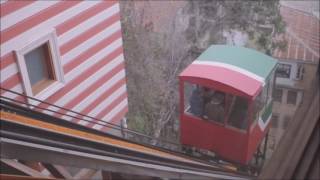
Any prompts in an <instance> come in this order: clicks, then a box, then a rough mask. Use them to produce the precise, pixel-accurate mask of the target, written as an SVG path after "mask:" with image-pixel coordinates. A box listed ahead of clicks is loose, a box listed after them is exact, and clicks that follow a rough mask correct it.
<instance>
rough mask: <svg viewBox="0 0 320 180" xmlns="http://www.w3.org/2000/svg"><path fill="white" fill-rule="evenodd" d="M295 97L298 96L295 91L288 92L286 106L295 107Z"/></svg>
mask: <svg viewBox="0 0 320 180" xmlns="http://www.w3.org/2000/svg"><path fill="white" fill-rule="evenodd" d="M297 95H298V93H297V91H292V90H288V96H287V104H293V105H296V103H297Z"/></svg>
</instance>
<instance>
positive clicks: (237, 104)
mask: <svg viewBox="0 0 320 180" xmlns="http://www.w3.org/2000/svg"><path fill="white" fill-rule="evenodd" d="M230 103H231V104H230V109H229V112H228V115H229V114H230V115H229V116H228V117H229V120H228V124H229V125H231V126H233V127H236V128H239V129H244V130H245V129H246V128H247V125H248V118H247V117H248V100H247V99H245V98H243V97H239V96H232V97H231V102H230Z"/></svg>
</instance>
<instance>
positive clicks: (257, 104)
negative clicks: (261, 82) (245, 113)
mask: <svg viewBox="0 0 320 180" xmlns="http://www.w3.org/2000/svg"><path fill="white" fill-rule="evenodd" d="M263 106H264V101H263V99H262V93H260V94H259V95H258V96H257V97H256V99H255V100H254V104H253V120H258V118H259V115H260V114H259V113H260V111H261V110H262V108H263Z"/></svg>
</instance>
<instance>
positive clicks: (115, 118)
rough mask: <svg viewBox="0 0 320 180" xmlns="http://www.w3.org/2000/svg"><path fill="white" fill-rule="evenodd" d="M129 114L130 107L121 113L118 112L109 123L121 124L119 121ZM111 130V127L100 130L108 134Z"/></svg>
mask: <svg viewBox="0 0 320 180" xmlns="http://www.w3.org/2000/svg"><path fill="white" fill-rule="evenodd" d="M127 112H128V106H126V107H125V108H123V109H122V110H121V111H120V112H118V113H117V114H116V115H115V116H114V117H113V118H112V120H111V121H110V122H109V123H112V124H119V121H120V120H121V119H122V118H123V117H124V116H125V115H126V113H127ZM110 129H111V127H110V126H104V127H102V128H101V129H100V130H101V131H104V132H106V131H109V130H110Z"/></svg>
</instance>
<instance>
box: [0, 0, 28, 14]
mask: <svg viewBox="0 0 320 180" xmlns="http://www.w3.org/2000/svg"><path fill="white" fill-rule="evenodd" d="M33 2H34V0H29V1H7V2H5V3H3V4H1V9H0V10H1V11H0V12H1V13H0V14H1V17H4V16H6V15H8V14H10V13H13V12H14V11H17V10H18V9H21V8H23V7H25V6H27V5H29V4H31V3H33Z"/></svg>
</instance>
